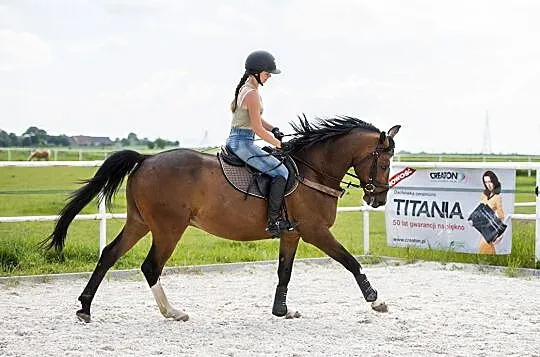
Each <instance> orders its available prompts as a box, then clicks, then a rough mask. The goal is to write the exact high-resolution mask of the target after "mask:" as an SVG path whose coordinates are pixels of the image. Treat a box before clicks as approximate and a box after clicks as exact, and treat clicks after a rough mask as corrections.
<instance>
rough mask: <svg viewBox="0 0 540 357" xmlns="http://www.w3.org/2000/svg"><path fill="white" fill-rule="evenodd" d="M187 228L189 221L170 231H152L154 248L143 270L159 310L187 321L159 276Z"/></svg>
mask: <svg viewBox="0 0 540 357" xmlns="http://www.w3.org/2000/svg"><path fill="white" fill-rule="evenodd" d="M186 228H187V223H186V225H185V226H184V227H182V228H180V227H175V229H172V230H170V231H154V230H153V231H152V248H150V252H148V255H147V256H146V259H145V260H144V263H143V264H142V266H141V270H142V272H143V274H144V277H145V278H146V281H147V282H148V285H149V286H150V289H151V290H152V294H153V295H154V298H155V299H156V303H157V305H158V308H159V311H160V312H161V314H162V315H163V316H165V317H166V318H172V319H174V320H176V321H187V320H189V316H188V315H187V314H186V313H184V312H183V311H180V310H177V309H175V308H174V307H172V306H171V304H170V303H169V300H168V299H167V296H166V295H165V291H164V290H163V287H162V286H161V282H160V280H159V277H160V275H161V272H162V271H163V267H164V266H165V263H166V262H167V260H169V258H170V256H171V254H172V253H173V251H174V248H175V247H176V244H177V243H178V241H179V240H180V237H181V236H182V234H183V233H184V230H185V229H186Z"/></svg>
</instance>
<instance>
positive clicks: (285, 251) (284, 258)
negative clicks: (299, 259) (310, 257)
mask: <svg viewBox="0 0 540 357" xmlns="http://www.w3.org/2000/svg"><path fill="white" fill-rule="evenodd" d="M299 240H300V238H299V237H298V236H296V237H287V236H286V235H284V236H282V237H281V239H280V242H279V265H278V285H277V287H276V295H275V297H274V306H273V307H272V314H274V315H275V316H279V317H281V316H285V318H286V319H292V318H295V317H300V313H299V312H298V311H292V310H289V309H288V308H287V286H288V285H289V281H290V280H291V273H292V266H293V262H294V256H295V255H296V249H297V248H298V241H299Z"/></svg>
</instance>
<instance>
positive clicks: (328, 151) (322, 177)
mask: <svg viewBox="0 0 540 357" xmlns="http://www.w3.org/2000/svg"><path fill="white" fill-rule="evenodd" d="M299 156H300V158H301V159H303V160H305V161H307V162H308V163H309V164H310V165H312V166H313V167H312V169H315V170H317V171H319V172H318V173H317V172H314V170H312V169H310V168H305V169H304V170H303V171H305V173H304V172H301V174H307V176H311V177H312V178H316V179H317V180H318V181H319V182H320V183H323V184H326V185H328V186H330V187H334V186H339V181H341V179H342V178H343V176H345V173H346V172H347V170H348V169H349V167H350V163H351V158H350V157H349V155H347V154H346V153H344V152H343V151H341V150H340V149H339V148H338V147H337V146H336V145H329V144H323V145H316V146H313V147H311V148H309V149H308V150H305V151H303V152H302V155H299ZM332 178H334V179H332ZM337 180H339V181H337Z"/></svg>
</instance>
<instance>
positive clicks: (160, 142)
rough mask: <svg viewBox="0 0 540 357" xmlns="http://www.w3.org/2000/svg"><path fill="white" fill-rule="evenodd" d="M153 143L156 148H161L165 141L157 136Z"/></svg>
mask: <svg viewBox="0 0 540 357" xmlns="http://www.w3.org/2000/svg"><path fill="white" fill-rule="evenodd" d="M154 144H155V145H156V146H157V148H158V149H163V148H164V147H165V146H166V145H167V142H166V141H165V140H163V139H162V138H157V139H156V141H154Z"/></svg>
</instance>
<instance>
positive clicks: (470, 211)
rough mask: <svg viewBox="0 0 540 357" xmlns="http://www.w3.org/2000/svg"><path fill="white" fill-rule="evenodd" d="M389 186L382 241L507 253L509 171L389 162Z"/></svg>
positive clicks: (510, 194) (513, 178)
mask: <svg viewBox="0 0 540 357" xmlns="http://www.w3.org/2000/svg"><path fill="white" fill-rule="evenodd" d="M389 184H390V187H391V189H390V191H389V192H388V199H387V203H386V208H385V220H386V221H385V223H386V234H387V241H388V245H390V246H395V247H416V248H426V249H438V250H450V251H455V252H463V253H479V254H510V253H511V250H512V224H511V219H510V218H509V217H510V215H511V214H512V213H514V199H515V197H514V196H515V195H514V192H515V186H516V172H515V170H514V169H493V170H489V169H454V168H430V169H426V168H417V169H415V168H414V167H404V166H400V165H399V163H394V164H393V167H392V173H391V174H390V182H389Z"/></svg>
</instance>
